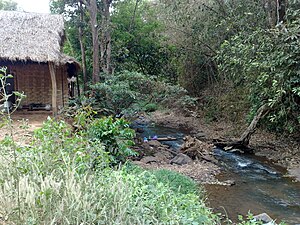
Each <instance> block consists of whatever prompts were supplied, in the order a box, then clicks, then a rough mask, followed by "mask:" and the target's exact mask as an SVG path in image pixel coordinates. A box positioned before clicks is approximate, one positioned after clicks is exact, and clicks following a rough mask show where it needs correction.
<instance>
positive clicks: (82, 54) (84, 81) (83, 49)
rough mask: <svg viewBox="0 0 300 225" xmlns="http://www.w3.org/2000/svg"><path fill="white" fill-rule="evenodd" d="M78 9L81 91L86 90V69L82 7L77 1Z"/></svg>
mask: <svg viewBox="0 0 300 225" xmlns="http://www.w3.org/2000/svg"><path fill="white" fill-rule="evenodd" d="M79 11H80V25H79V28H78V31H79V43H80V50H81V63H82V73H83V91H87V84H88V78H87V71H86V55H85V46H84V43H83V30H82V25H83V7H82V2H79Z"/></svg>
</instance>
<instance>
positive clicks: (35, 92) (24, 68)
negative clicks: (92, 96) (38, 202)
mask: <svg viewBox="0 0 300 225" xmlns="http://www.w3.org/2000/svg"><path fill="white" fill-rule="evenodd" d="M0 65H3V63H2V64H1V63H0ZM5 66H7V67H8V70H9V72H10V73H11V74H13V76H14V82H15V84H14V86H15V90H16V91H19V92H24V94H25V95H26V98H25V99H23V100H22V102H21V106H24V105H29V104H32V103H36V104H39V103H41V104H50V105H52V98H51V96H52V85H51V77H50V72H49V68H48V64H46V63H40V64H39V63H20V62H17V63H5ZM56 83H57V106H58V108H61V107H63V106H64V105H65V104H66V103H67V101H68V81H67V70H66V67H65V66H61V67H57V68H56Z"/></svg>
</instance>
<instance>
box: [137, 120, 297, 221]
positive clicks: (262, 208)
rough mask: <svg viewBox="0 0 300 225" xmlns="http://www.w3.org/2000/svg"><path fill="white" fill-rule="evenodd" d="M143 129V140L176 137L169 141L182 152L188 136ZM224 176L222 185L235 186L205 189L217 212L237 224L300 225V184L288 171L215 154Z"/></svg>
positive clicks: (253, 160)
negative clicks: (276, 224)
mask: <svg viewBox="0 0 300 225" xmlns="http://www.w3.org/2000/svg"><path fill="white" fill-rule="evenodd" d="M135 127H139V128H141V129H143V133H142V136H143V137H148V138H149V137H153V136H154V135H157V136H158V137H166V136H171V137H176V138H177V140H176V141H168V142H165V143H164V144H168V145H169V146H170V147H171V148H173V149H177V150H178V149H179V148H180V146H181V145H182V144H183V140H182V138H183V137H184V136H185V135H187V134H188V132H187V131H182V130H178V129H174V128H168V127H163V126H149V125H145V124H135ZM214 153H215V157H216V158H217V159H218V161H219V166H220V167H221V168H222V173H221V174H220V175H218V179H219V180H220V181H225V180H229V179H230V180H234V181H235V185H233V186H221V185H205V189H206V191H207V196H208V199H207V203H208V205H209V206H210V207H212V208H214V209H215V211H216V212H220V213H222V214H225V215H227V216H228V218H230V219H231V220H232V221H233V222H237V218H238V215H246V214H247V213H248V212H249V211H250V212H251V213H253V214H260V213H267V214H268V215H269V216H271V217H272V218H276V219H277V220H278V221H281V220H283V221H285V222H286V223H287V224H300V183H299V182H298V183H296V182H293V181H292V179H291V178H287V177H284V174H285V172H286V171H285V170H284V169H283V168H280V167H278V166H274V165H273V164H271V163H270V162H269V161H267V160H266V159H264V158H261V157H256V156H255V155H237V154H234V153H228V152H225V151H223V150H222V149H215V150H214Z"/></svg>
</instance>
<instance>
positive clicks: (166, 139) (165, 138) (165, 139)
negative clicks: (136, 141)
mask: <svg viewBox="0 0 300 225" xmlns="http://www.w3.org/2000/svg"><path fill="white" fill-rule="evenodd" d="M156 140H157V141H176V140H177V138H175V137H161V138H157V139H156Z"/></svg>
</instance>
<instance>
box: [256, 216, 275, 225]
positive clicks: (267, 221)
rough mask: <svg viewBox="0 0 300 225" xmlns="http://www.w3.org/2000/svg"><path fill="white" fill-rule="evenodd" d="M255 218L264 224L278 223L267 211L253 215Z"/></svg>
mask: <svg viewBox="0 0 300 225" xmlns="http://www.w3.org/2000/svg"><path fill="white" fill-rule="evenodd" d="M253 220H254V221H257V222H262V224H264V225H276V223H275V222H274V220H273V219H272V218H271V217H270V216H269V215H268V214H267V213H261V214H259V215H256V216H253Z"/></svg>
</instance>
